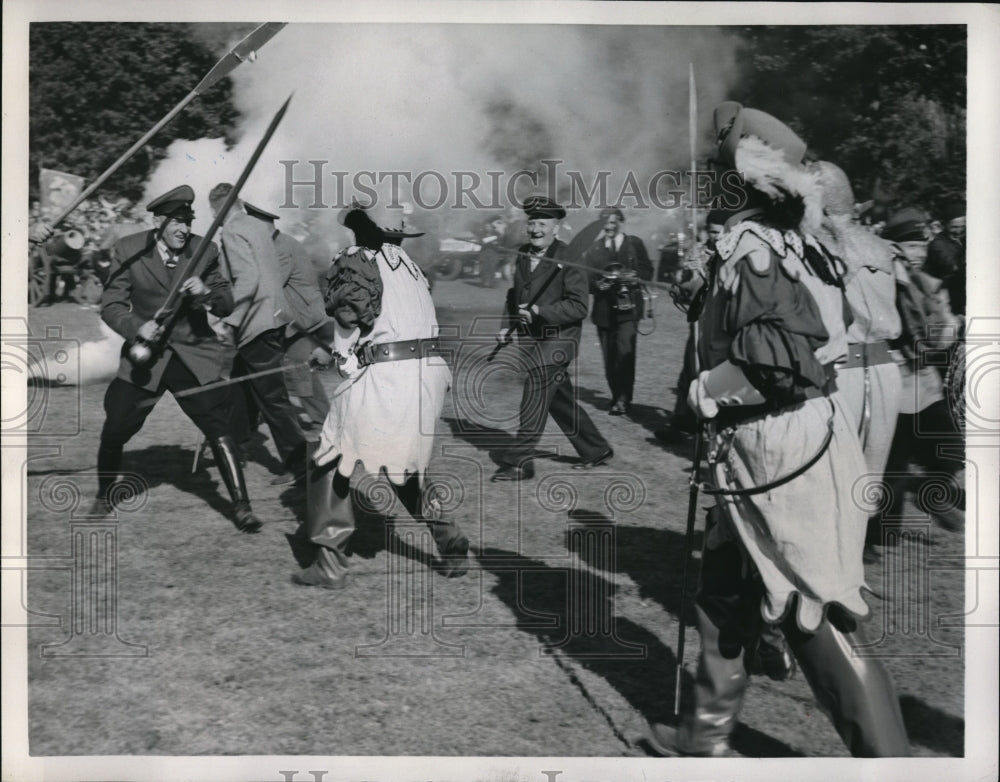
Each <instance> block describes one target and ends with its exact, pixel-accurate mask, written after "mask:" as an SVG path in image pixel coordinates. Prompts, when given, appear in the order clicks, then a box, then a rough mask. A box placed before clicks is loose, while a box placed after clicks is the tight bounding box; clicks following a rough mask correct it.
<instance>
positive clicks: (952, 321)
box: [875, 208, 965, 542]
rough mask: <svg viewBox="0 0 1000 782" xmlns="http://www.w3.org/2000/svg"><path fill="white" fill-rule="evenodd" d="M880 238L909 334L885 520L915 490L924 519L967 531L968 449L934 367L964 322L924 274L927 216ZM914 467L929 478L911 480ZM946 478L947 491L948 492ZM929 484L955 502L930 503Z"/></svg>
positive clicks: (895, 222) (907, 214) (896, 222)
mask: <svg viewBox="0 0 1000 782" xmlns="http://www.w3.org/2000/svg"><path fill="white" fill-rule="evenodd" d="M882 236H883V237H884V238H885V239H888V240H889V241H891V242H893V243H894V248H895V249H896V251H897V254H896V256H895V260H896V278H897V280H898V285H899V293H898V298H897V301H898V302H899V312H900V316H901V317H902V326H903V328H902V334H901V335H900V338H899V340H898V342H897V343H896V344H897V345H898V347H899V348H900V350H901V351H902V353H903V356H904V361H903V362H902V364H901V365H900V372H901V374H902V389H903V390H902V393H901V394H900V408H899V421H898V423H897V426H896V432H895V435H894V437H893V439H892V446H891V448H890V449H889V455H888V462H887V466H886V481H887V483H888V485H889V493H890V500H891V502H890V503H889V507H888V509H887V510H886V512H885V516H886V517H888V518H892V517H899V516H900V515H901V512H902V506H903V500H904V499H905V496H906V493H907V491H909V490H912V491H914V493H915V498H916V502H917V505H918V506H919V507H920V509H921V510H922V511H924V512H925V513H927V514H928V515H929V516H931V518H933V519H934V520H935V521H936V522H937V523H938V524H939V525H940V526H942V527H944V528H945V529H948V530H952V531H955V530H960V529H961V528H962V527H963V526H964V523H965V512H964V507H965V488H964V480H962V479H961V477H960V472H961V470H962V468H963V457H964V452H965V449H964V443H963V438H962V434H961V432H960V431H959V429H958V427H957V426H956V422H955V420H954V417H953V416H952V415H951V412H950V411H949V408H948V402H947V400H946V398H945V388H944V384H943V382H942V378H941V373H940V372H939V371H938V367H936V366H934V365H933V364H932V363H930V362H929V361H928V359H929V358H936V357H937V356H940V355H941V353H942V352H943V351H946V350H948V349H949V348H951V347H952V346H953V345H954V343H955V341H956V339H957V336H958V334H959V331H960V324H959V320H958V318H956V317H955V315H954V314H953V313H952V312H951V310H949V308H948V303H947V301H946V300H945V297H944V295H943V293H942V291H941V289H940V283H939V281H938V280H937V279H935V278H934V277H931V276H930V275H929V274H926V273H925V272H924V271H923V270H922V267H923V266H924V265H925V261H926V260H927V251H928V245H927V241H926V239H925V235H924V223H923V221H922V215H920V214H918V213H917V212H916V210H914V209H912V208H909V209H902V210H900V211H898V212H896V213H894V214H893V215H891V216H890V218H889V220H888V221H887V222H886V225H885V228H884V229H883V230H882ZM912 463H916V464H918V465H919V466H921V467H922V468H924V469H925V470H927V471H928V473H929V474H928V475H925V476H911V475H910V474H909V472H910V470H911V464H912ZM942 478H943V479H944V482H945V484H947V485H943V486H942V483H941V481H942ZM928 482H930V483H931V484H937V485H938V488H939V489H943V492H939V493H941V494H944V495H945V496H950V497H951V498H952V499H953V500H954V501H953V502H951V503H946V502H933V503H931V502H927V496H928V493H927V492H925V491H922V490H921V487H922V486H923V485H925V484H927V483H928ZM881 538H882V535H881V534H879V535H877V536H876V538H875V540H876V542H882V541H881Z"/></svg>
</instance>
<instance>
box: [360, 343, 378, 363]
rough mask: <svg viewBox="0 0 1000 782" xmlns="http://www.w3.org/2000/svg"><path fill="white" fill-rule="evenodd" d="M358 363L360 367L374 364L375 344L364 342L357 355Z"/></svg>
mask: <svg viewBox="0 0 1000 782" xmlns="http://www.w3.org/2000/svg"><path fill="white" fill-rule="evenodd" d="M358 363H359V364H361V366H368V365H369V364H374V363H375V343H373V342H366V343H365V344H364V345H362V346H361V351H360V353H359V354H358Z"/></svg>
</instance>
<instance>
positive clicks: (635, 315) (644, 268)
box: [584, 234, 653, 329]
mask: <svg viewBox="0 0 1000 782" xmlns="http://www.w3.org/2000/svg"><path fill="white" fill-rule="evenodd" d="M624 237H625V238H624V240H623V241H622V246H621V248H620V249H619V250H618V251H617V252H615V251H614V250H611V249H608V247H607V246H605V239H604V236H603V235H602V236H601V238H600V239H599V240H598V242H597V243H595V244H594V246H593V247H592V248H591V249H590V250H588V251H587V253H586V255H585V256H584V258H585V261H586V263H587V265H588V266H590V267H592V268H593V269H594V270H595V271H597V272H602V271H604V269H606V268H607V267H608V266H609V265H611V264H613V263H620V264H621V265H622V269H623V270H624V271H631V272H635V273H636V275H637V276H638V277H639V279H640V280H651V279H653V264H652V263H651V262H650V260H649V253H647V252H646V245H644V244H643V243H642V239H640V238H639V237H637V236H629V235H628V234H624ZM600 278H601V275H600V274H592V275H590V280H589V283H590V292H591V293H593V294H594V308H593V310H592V311H591V313H590V318H591V320H592V321H593V322H594V325H595V326H597V327H598V328H602V329H606V328H610V327H612V326H614V325H615V324H616V323H621V322H623V321H632V320H639V319H640V318H641V317H642V306H641V294H639V296H638V297H636V296H635V295H633V304H634V305H638V306H634V307H633V309H631V310H627V311H624V312H622V311H619V310H616V309H613V308H612V304H613V295H614V294H615V290H614V288H612V290H611V291H601V290H598V288H597V281H598V280H599V279H600ZM637 298H638V300H636V299H637Z"/></svg>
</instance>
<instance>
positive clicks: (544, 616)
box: [479, 514, 800, 757]
mask: <svg viewBox="0 0 1000 782" xmlns="http://www.w3.org/2000/svg"><path fill="white" fill-rule="evenodd" d="M586 517H588V518H590V519H592V520H594V521H595V522H596V523H598V524H602V521H601V520H600V518H599V517H597V516H595V515H594V514H586ZM582 518H584V515H583V514H580V515H578V516H577V519H582ZM604 523H607V520H606V519H605V520H604ZM602 526H603V524H602ZM566 542H567V547H568V548H569V550H570V551H571V552H572V553H575V554H576V555H577V556H579V557H580V558H581V560H582V561H584V562H588V564H589V561H592V555H591V552H593V551H594V550H596V549H595V548H594V547H593V546H592V543H593V541H592V540H590V538H589V537H588V536H587V535H585V534H584V535H580V534H576V533H574V532H569V531H568V532H567V541H566ZM479 562H480V566H481V567H482V568H483V569H484V570H486V571H488V572H490V573H492V574H493V575H494V576H495V577H496V585H495V586H494V587H493V590H492V591H493V593H494V594H495V595H496V596H497V597H498V598H499V599H500V600H502V601H503V602H504V603H505V604H506V605H507V607H508V608H509V609H510V611H511V612H512V613H513V614H514V616H515V618H516V623H517V627H518V629H520V630H521V631H522V632H526V633H531V634H532V635H534V636H535V637H536V638H537V639H538V641H539V643H540V645H541V647H542V650H543V651H545V652H547V653H549V654H552V655H554V656H555V657H556V659H557V661H558V659H559V656H562V655H564V656H566V657H568V658H569V659H571V660H572V661H573V662H574V663H575V664H577V665H579V666H581V667H582V668H584V669H586V670H588V671H589V672H591V673H593V674H595V675H596V676H600V677H601V678H602V679H604V680H605V681H606V682H607V683H608V684H609V685H610V686H612V687H613V688H614V689H615V690H616V691H617V692H619V693H620V694H621V695H622V697H623V698H625V700H626V701H627V702H628V703H629V704H630V705H631V706H632V707H633V708H634V709H635V710H636V711H637V712H638V713H639V714H640V715H642V717H643V718H644V719H645V720H646V721H647V722H649V723H654V722H661V723H665V724H671V725H673V724H676V721H677V720H676V718H675V717H674V715H673V702H672V697H671V696H672V693H673V691H674V682H675V681H676V676H677V660H676V657H675V655H674V651H673V650H671V649H670V648H669V647H668V646H666V645H665V644H664V643H662V642H661V641H660V639H659V638H658V637H657V636H656V635H654V634H653V633H651V632H650V631H649V630H647V629H646V628H645V627H642V626H641V625H639V624H636V623H635V622H633V621H632V620H630V619H628V618H626V617H622V616H618V615H617V612H616V611H615V610H614V597H615V592H616V586H615V584H614V582H613V581H612V580H609V579H608V578H605V577H604V576H603V575H602V574H601V573H600V572H596V571H595V568H594V567H593V566H591V567H587V568H581V567H579V566H577V565H575V564H574V565H569V566H567V567H551V566H549V565H547V564H546V563H545V562H542V561H541V560H538V559H533V558H530V557H524V556H520V555H518V554H516V553H514V552H512V551H508V550H504V549H499V548H493V547H488V548H485V549H483V550H481V551H480V552H479ZM674 605H675V606H678V605H679V598H678V602H675V603H674ZM560 667H562V666H560ZM570 678H571V680H573V682H574V684H575V685H576V686H577V687H581V688H582V687H583V685H582V684H580V683H579V680H578V679H576V677H574V676H573V675H572V674H571V673H570ZM681 687H682V695H683V698H684V700H685V701H686V702H690V699H691V687H692V682H691V680H690V677H688V676H687V675H683V676H682V680H681ZM584 694H585V696H586V697H589V696H588V695H587V693H586V692H585V693H584ZM609 721H610V718H609ZM612 727H613V729H614V730H615V732H616V735H618V736H619V738H620V739H622V740H623V741H625V742H626V743H628V744H630V745H631V744H632V739H633V738H634V737H629V736H623V735H622V731H621V730H620V729H619V728H618V727H616V726H612ZM644 727H645V726H643V730H644ZM637 743H638V745H639V746H640V747H641V748H643V749H645V750H646V751H649V748H648V745H646V742H645V740H644V739H643V738H639V740H638V742H637ZM732 746H733V748H734V750H736V751H737V752H740V753H741V754H744V755H747V756H751V757H788V756H794V755H798V754H800V753H797V752H796V751H795V750H793V749H792V748H791V747H789V746H788V745H786V744H784V743H783V742H780V741H777V740H775V739H773V738H771V737H769V736H767V735H765V734H763V733H761V732H760V731H757V730H754V729H752V728H749V727H747V726H746V725H743V724H739V725H738V726H737V729H736V731H735V732H734V735H733V739H732Z"/></svg>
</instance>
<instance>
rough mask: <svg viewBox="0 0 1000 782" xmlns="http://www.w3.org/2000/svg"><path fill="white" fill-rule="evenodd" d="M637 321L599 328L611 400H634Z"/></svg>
mask: <svg viewBox="0 0 1000 782" xmlns="http://www.w3.org/2000/svg"><path fill="white" fill-rule="evenodd" d="M636 333H637V332H636V322H635V321H634V320H626V321H624V322H622V323H618V324H616V325H614V326H612V327H610V328H606V329H605V328H598V329H597V338H598V339H599V340H600V341H601V355H602V356H603V357H604V376H605V377H606V378H607V380H608V388H609V389H611V402H612V404H614V403H615V402H617V401H618V400H619V399H622V400H624V401H626V402H631V401H632V389H633V388H634V387H635V347H636V341H637V338H636Z"/></svg>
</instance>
